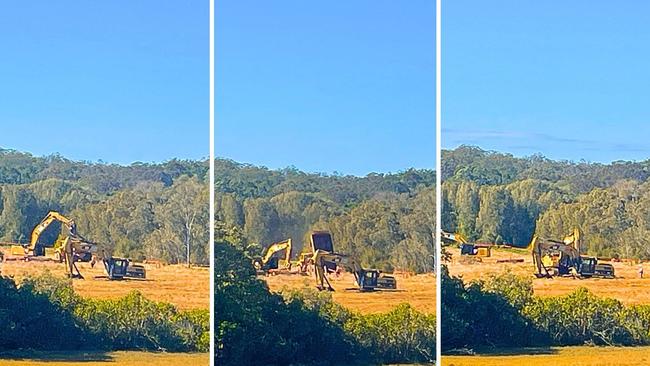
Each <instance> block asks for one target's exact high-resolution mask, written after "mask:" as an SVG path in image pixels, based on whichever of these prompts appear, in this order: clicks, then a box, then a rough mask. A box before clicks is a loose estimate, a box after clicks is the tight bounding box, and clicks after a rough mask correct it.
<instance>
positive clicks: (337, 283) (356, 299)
mask: <svg viewBox="0 0 650 366" xmlns="http://www.w3.org/2000/svg"><path fill="white" fill-rule="evenodd" d="M395 277H396V278H397V290H388V291H386V290H384V291H374V292H358V291H354V290H346V289H350V288H352V287H354V277H353V275H352V274H350V273H344V274H342V275H341V277H340V278H338V279H336V278H332V279H331V282H332V287H334V289H335V290H336V291H334V292H333V293H332V297H333V299H334V301H336V302H337V303H339V304H341V305H343V306H345V307H346V308H348V309H350V310H354V311H360V312H362V313H379V312H386V311H389V310H391V309H392V308H394V307H395V306H397V305H399V304H401V303H404V302H407V303H409V304H411V305H412V306H413V307H414V308H416V309H418V310H419V311H422V312H426V313H434V312H435V311H436V278H435V277H434V276H433V275H429V274H424V275H416V276H403V275H396V276H395ZM264 279H265V280H266V282H267V283H268V284H269V287H270V288H271V290H272V291H280V290H282V289H283V288H284V287H286V288H290V289H300V288H315V286H316V280H315V279H314V277H313V276H306V275H299V274H277V275H270V276H265V277H264Z"/></svg>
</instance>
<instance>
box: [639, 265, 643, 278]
mask: <svg viewBox="0 0 650 366" xmlns="http://www.w3.org/2000/svg"><path fill="white" fill-rule="evenodd" d="M639 278H643V264H639Z"/></svg>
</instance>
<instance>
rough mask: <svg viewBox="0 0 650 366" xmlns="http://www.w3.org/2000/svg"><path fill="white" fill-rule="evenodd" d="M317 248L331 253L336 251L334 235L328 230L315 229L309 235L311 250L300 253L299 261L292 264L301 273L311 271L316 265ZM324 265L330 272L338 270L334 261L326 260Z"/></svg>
mask: <svg viewBox="0 0 650 366" xmlns="http://www.w3.org/2000/svg"><path fill="white" fill-rule="evenodd" d="M317 250H324V251H326V252H329V253H333V252H334V241H333V240H332V235H331V234H330V233H329V232H327V231H313V232H312V233H311V235H310V236H309V250H307V251H303V252H302V253H300V256H299V258H298V260H297V261H295V262H293V263H292V266H294V267H297V268H299V269H300V273H303V274H306V273H311V272H312V269H313V266H314V261H313V258H314V253H316V251H317ZM324 266H325V267H326V268H327V271H328V272H333V271H335V270H336V264H335V263H332V262H325V263H324Z"/></svg>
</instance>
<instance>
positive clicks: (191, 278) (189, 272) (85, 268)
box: [2, 261, 210, 309]
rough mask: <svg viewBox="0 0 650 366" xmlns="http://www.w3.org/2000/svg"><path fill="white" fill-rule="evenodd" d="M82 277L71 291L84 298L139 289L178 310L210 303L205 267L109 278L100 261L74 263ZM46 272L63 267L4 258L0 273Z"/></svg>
mask: <svg viewBox="0 0 650 366" xmlns="http://www.w3.org/2000/svg"><path fill="white" fill-rule="evenodd" d="M78 267H79V270H80V271H81V273H82V274H83V276H84V277H85V279H83V280H73V286H74V289H75V291H76V292H77V293H78V294H80V295H81V296H84V297H93V298H102V299H110V298H117V297H121V296H124V295H126V294H128V293H129V292H131V291H133V290H138V291H140V292H141V293H142V294H143V295H144V296H145V297H147V298H148V299H151V300H156V301H165V302H169V303H172V304H174V305H176V306H177V307H178V308H179V309H207V308H208V307H209V306H210V282H209V281H210V277H209V276H210V271H209V269H208V268H187V267H185V266H177V265H173V266H171V265H170V266H161V267H159V268H155V267H151V268H147V279H146V280H135V279H134V280H124V281H109V280H107V279H106V278H105V273H104V267H103V265H102V264H101V263H98V264H97V265H95V268H91V267H90V264H89V263H78ZM45 271H50V272H51V273H53V274H55V275H59V276H65V266H64V265H63V264H61V263H55V262H35V261H30V262H24V261H5V262H3V263H2V273H3V274H4V275H9V276H14V278H16V279H17V280H19V279H20V278H21V277H24V276H26V275H33V274H38V273H42V272H45Z"/></svg>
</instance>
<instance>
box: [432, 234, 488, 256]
mask: <svg viewBox="0 0 650 366" xmlns="http://www.w3.org/2000/svg"><path fill="white" fill-rule="evenodd" d="M440 236H441V239H442V242H443V243H447V244H457V245H458V247H459V248H460V255H469V256H476V257H490V256H491V255H492V249H491V248H490V246H489V245H481V244H472V243H468V242H467V239H466V238H465V236H463V235H462V234H459V233H449V232H446V231H444V230H441V231H440Z"/></svg>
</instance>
